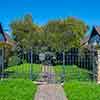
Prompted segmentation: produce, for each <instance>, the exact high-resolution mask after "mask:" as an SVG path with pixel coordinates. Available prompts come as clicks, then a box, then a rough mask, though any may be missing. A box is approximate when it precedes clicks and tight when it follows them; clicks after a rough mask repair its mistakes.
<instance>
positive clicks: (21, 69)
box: [5, 63, 41, 80]
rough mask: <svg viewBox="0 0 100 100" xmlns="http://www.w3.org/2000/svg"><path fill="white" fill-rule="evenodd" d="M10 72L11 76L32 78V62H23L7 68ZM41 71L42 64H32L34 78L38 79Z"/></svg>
mask: <svg viewBox="0 0 100 100" xmlns="http://www.w3.org/2000/svg"><path fill="white" fill-rule="evenodd" d="M5 72H6V73H8V77H9V78H12V77H13V78H24V79H29V78H30V64H28V63H26V64H21V65H16V66H12V67H9V68H7V69H6V70H5ZM40 72H41V65H40V64H32V79H33V80H36V79H38V78H39V73H40Z"/></svg>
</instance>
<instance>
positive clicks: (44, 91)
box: [35, 84, 68, 100]
mask: <svg viewBox="0 0 100 100" xmlns="http://www.w3.org/2000/svg"><path fill="white" fill-rule="evenodd" d="M35 100H68V99H67V98H66V96H65V94H64V91H63V88H62V86H61V85H57V84H47V85H39V87H38V91H37V93H36V96H35Z"/></svg>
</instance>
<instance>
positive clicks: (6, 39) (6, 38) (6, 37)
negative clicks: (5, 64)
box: [0, 24, 15, 46]
mask: <svg viewBox="0 0 100 100" xmlns="http://www.w3.org/2000/svg"><path fill="white" fill-rule="evenodd" d="M0 34H2V36H3V37H4V40H3V41H0V44H1V45H7V46H14V45H15V41H14V40H12V39H11V38H10V36H9V35H8V34H7V33H5V32H4V31H3V28H2V25H1V24H0Z"/></svg>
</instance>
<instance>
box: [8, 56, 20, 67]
mask: <svg viewBox="0 0 100 100" xmlns="http://www.w3.org/2000/svg"><path fill="white" fill-rule="evenodd" d="M18 64H20V58H19V57H17V56H12V57H10V58H9V60H8V66H14V65H18Z"/></svg>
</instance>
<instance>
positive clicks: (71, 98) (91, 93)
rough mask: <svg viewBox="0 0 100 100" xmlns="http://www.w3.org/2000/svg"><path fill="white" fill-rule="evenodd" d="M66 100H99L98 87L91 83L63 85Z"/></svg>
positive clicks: (99, 88) (99, 89) (99, 91)
mask: <svg viewBox="0 0 100 100" xmlns="http://www.w3.org/2000/svg"><path fill="white" fill-rule="evenodd" d="M64 90H65V93H66V96H67V97H68V100H100V85H98V84H96V83H91V82H78V81H73V82H68V83H65V84H64Z"/></svg>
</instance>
